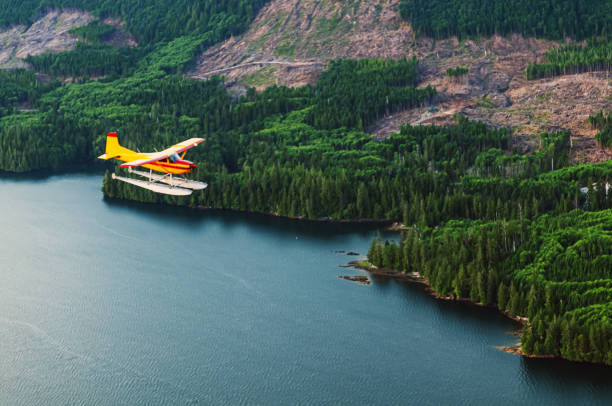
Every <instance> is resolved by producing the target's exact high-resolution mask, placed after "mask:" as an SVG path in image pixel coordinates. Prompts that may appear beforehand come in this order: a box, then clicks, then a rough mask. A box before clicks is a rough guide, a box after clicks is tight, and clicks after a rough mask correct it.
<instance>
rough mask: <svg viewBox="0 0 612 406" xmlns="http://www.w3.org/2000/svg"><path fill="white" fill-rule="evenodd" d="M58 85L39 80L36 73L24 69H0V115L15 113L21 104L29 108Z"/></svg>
mask: <svg viewBox="0 0 612 406" xmlns="http://www.w3.org/2000/svg"><path fill="white" fill-rule="evenodd" d="M56 86H57V84H56V83H50V84H44V83H41V82H39V81H38V80H37V79H36V76H35V75H34V73H32V72H28V71H25V70H23V69H17V70H12V71H3V70H0V117H2V116H5V115H8V114H11V113H14V112H15V111H16V108H17V107H19V105H24V106H25V107H26V108H28V107H29V106H31V105H32V104H33V103H35V102H36V101H37V100H38V99H39V98H40V96H41V95H42V94H43V93H45V92H47V91H49V90H51V89H53V88H54V87H56Z"/></svg>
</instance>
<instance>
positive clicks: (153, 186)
mask: <svg viewBox="0 0 612 406" xmlns="http://www.w3.org/2000/svg"><path fill="white" fill-rule="evenodd" d="M113 179H117V180H120V181H122V182H125V183H129V184H132V185H134V186H138V187H141V188H143V189H148V190H150V191H152V192H155V193H162V194H165V195H172V196H189V195H190V194H191V192H192V191H191V190H190V189H184V188H182V187H176V186H170V185H163V184H159V183H154V182H147V181H145V180H140V179H132V178H126V177H124V176H117V175H115V174H114V173H113Z"/></svg>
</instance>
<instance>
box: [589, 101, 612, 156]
mask: <svg viewBox="0 0 612 406" xmlns="http://www.w3.org/2000/svg"><path fill="white" fill-rule="evenodd" d="M589 123H590V124H591V126H592V127H593V128H594V129H596V130H599V132H598V133H597V134H595V140H596V141H597V143H598V144H599V145H600V146H601V147H603V148H610V147H612V112H609V113H608V115H607V116H606V114H605V113H604V112H603V110H602V111H600V112H599V113H597V114H595V115H592V116H590V117H589Z"/></svg>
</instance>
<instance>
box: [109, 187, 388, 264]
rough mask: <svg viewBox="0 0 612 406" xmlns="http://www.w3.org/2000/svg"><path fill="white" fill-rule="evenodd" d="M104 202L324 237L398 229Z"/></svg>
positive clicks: (152, 213) (178, 217)
mask: <svg viewBox="0 0 612 406" xmlns="http://www.w3.org/2000/svg"><path fill="white" fill-rule="evenodd" d="M104 202H105V204H107V205H108V206H109V207H116V208H125V209H128V210H134V211H137V212H138V213H139V214H140V215H143V216H147V217H150V218H155V219H157V220H159V219H160V218H164V219H166V220H168V221H173V222H178V223H184V224H192V225H194V224H203V223H206V222H207V221H214V222H221V223H222V225H223V226H224V227H226V228H231V227H235V226H241V225H244V224H248V225H249V227H254V228H255V229H256V230H257V231H258V232H264V233H270V232H273V233H275V234H280V235H284V236H291V237H294V236H300V237H309V238H316V239H318V240H323V241H325V240H331V239H333V238H337V237H339V236H343V235H351V236H353V235H358V236H361V237H370V236H373V235H374V233H375V232H377V231H380V232H381V234H383V235H384V236H385V237H386V238H394V237H397V233H392V232H388V231H385V230H384V225H381V224H380V223H340V222H329V221H304V220H297V219H290V218H285V217H276V216H271V215H266V214H260V213H245V212H237V211H230V210H221V209H193V208H187V207H181V206H170V205H161V204H149V203H139V202H132V201H127V200H116V199H104ZM360 254H361V253H360ZM363 254H365V253H363Z"/></svg>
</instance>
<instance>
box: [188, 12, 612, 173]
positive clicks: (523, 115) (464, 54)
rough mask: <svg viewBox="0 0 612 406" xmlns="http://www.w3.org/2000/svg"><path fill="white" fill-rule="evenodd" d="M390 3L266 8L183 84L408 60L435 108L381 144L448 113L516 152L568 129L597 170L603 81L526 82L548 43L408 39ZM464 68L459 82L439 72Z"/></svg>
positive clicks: (303, 77)
mask: <svg viewBox="0 0 612 406" xmlns="http://www.w3.org/2000/svg"><path fill="white" fill-rule="evenodd" d="M399 4H400V1H399V0H364V1H316V0H273V1H271V2H270V3H268V4H267V5H266V6H265V7H264V8H263V9H262V10H261V11H260V13H259V14H258V15H257V17H256V19H255V20H254V21H253V23H252V24H251V26H250V28H249V30H248V31H247V32H246V33H245V34H243V35H242V36H239V37H235V38H231V39H229V40H228V41H226V42H224V43H222V44H219V45H217V46H215V47H212V48H210V49H208V50H207V51H205V52H204V53H203V54H202V55H201V56H200V57H199V58H198V60H197V63H196V67H195V68H194V69H193V70H192V71H191V72H190V73H189V76H192V77H196V78H207V77H210V76H212V75H215V74H221V75H223V76H225V77H226V84H227V85H228V86H230V87H233V88H234V89H236V90H238V91H244V89H245V88H246V87H249V86H255V87H256V88H258V89H264V88H265V87H267V86H269V85H274V84H279V85H288V86H296V87H297V86H302V85H305V84H312V83H314V81H315V80H316V78H317V76H318V75H319V74H320V72H321V71H322V70H323V69H325V67H326V64H327V61H329V60H331V59H335V58H350V59H354V58H365V57H368V58H372V57H375V58H392V59H401V58H408V57H412V56H416V57H417V58H419V60H420V61H421V64H420V66H421V74H422V86H426V85H432V86H434V87H436V88H437V89H438V92H439V98H438V101H437V103H436V104H435V105H433V106H429V107H426V108H420V109H411V110H407V111H404V112H401V113H396V114H393V115H391V116H389V117H386V118H385V119H383V120H381V121H380V122H379V123H377V124H375V125H373V126H371V127H370V129H369V131H370V132H372V133H374V134H378V135H381V136H387V135H389V134H391V133H392V132H396V131H397V130H398V129H399V127H400V125H403V124H406V123H411V124H428V123H438V124H443V123H448V122H450V121H451V120H452V117H453V115H454V114H455V113H462V114H464V115H466V116H468V117H470V118H472V119H479V120H484V121H487V122H489V123H490V124H492V125H494V126H503V127H509V128H512V129H513V130H514V133H515V135H516V137H515V139H514V143H515V145H516V146H518V147H519V148H522V149H525V150H531V149H533V148H534V147H535V146H536V143H537V138H536V137H535V136H536V135H537V134H538V133H539V132H541V131H544V130H555V129H568V130H570V131H571V132H572V134H573V136H574V142H573V146H574V151H573V158H574V160H575V161H576V162H587V161H588V162H598V161H602V160H606V159H610V158H611V157H612V154H610V153H609V152H608V151H605V150H603V149H601V148H599V147H597V146H596V144H595V142H594V140H593V136H594V134H595V131H594V130H593V129H592V128H591V127H590V125H589V123H588V121H587V118H588V116H589V115H591V114H594V113H596V112H597V111H599V110H601V109H606V108H609V106H610V97H612V84H611V83H612V82H611V81H610V80H609V77H608V75H606V74H605V73H584V74H578V75H571V76H564V77H558V78H554V79H541V80H538V81H530V82H528V81H526V80H525V78H524V71H525V68H526V67H527V65H528V64H529V63H532V62H535V61H541V60H543V58H544V55H545V54H546V52H547V50H548V49H550V47H552V46H555V45H557V43H556V42H553V41H549V40H542V39H534V38H524V37H522V36H520V35H516V34H515V35H511V36H509V37H500V36H493V37H490V38H481V39H478V40H462V41H459V40H457V39H456V38H451V39H446V40H437V41H435V40H432V39H430V38H426V37H416V36H415V35H414V34H413V31H412V29H411V27H410V24H409V23H407V22H405V21H403V20H402V19H401V17H400V16H399ZM459 65H463V66H466V67H467V68H468V74H467V76H466V77H464V78H463V79H462V80H452V79H451V78H447V77H446V70H447V69H452V68H455V67H457V66H459Z"/></svg>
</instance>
